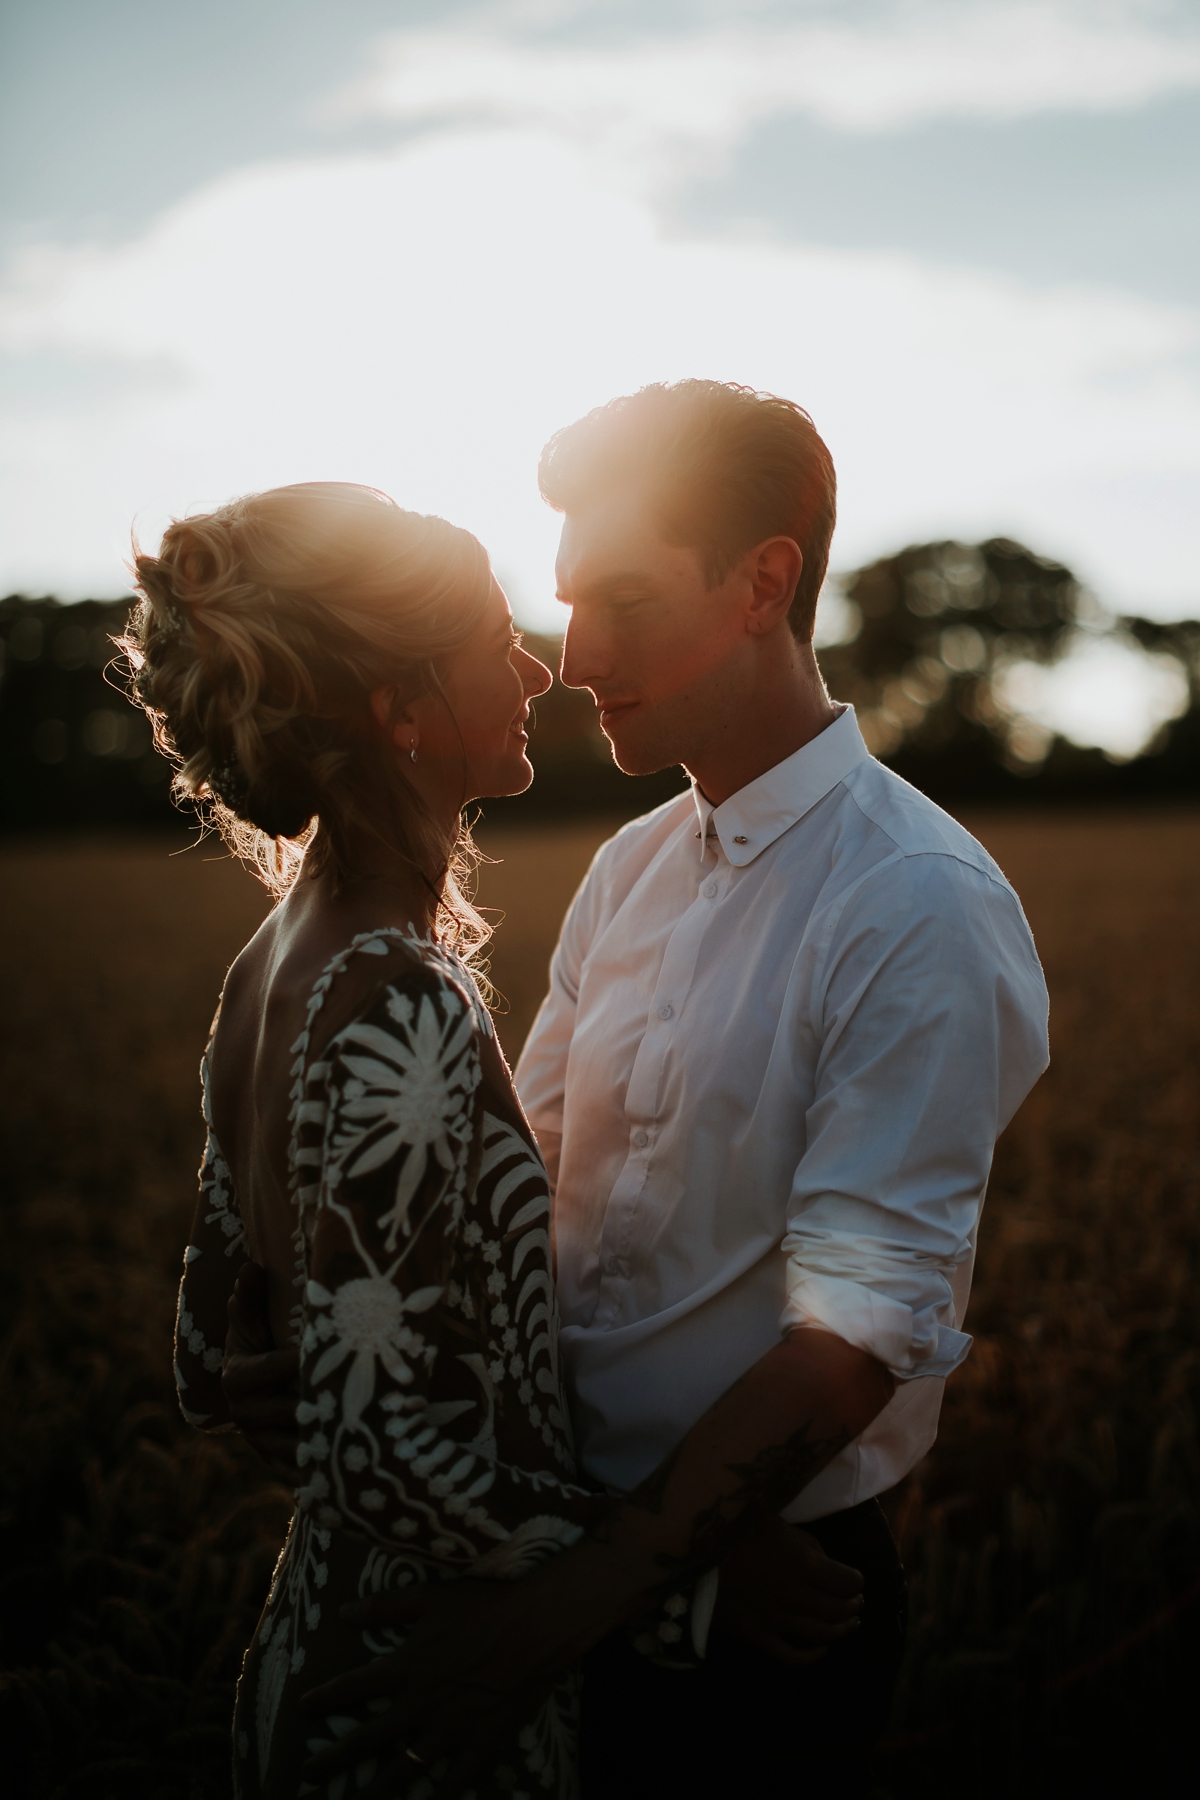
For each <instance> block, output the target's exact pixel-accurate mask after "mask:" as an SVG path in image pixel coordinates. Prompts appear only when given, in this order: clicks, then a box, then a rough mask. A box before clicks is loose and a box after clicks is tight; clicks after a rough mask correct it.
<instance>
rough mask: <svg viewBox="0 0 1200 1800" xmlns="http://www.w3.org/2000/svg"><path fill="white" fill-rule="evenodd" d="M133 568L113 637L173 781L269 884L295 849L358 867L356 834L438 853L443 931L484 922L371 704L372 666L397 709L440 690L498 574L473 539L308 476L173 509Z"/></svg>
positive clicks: (428, 862)
mask: <svg viewBox="0 0 1200 1800" xmlns="http://www.w3.org/2000/svg"><path fill="white" fill-rule="evenodd" d="M134 571H135V574H136V586H137V589H138V591H139V592H140V594H141V596H142V597H141V598H140V599H139V601H138V602H137V603H136V605H135V606H134V608H133V611H132V612H131V614H130V619H129V623H128V626H127V628H126V632H125V636H124V637H123V638H122V639H121V640H120V646H121V648H122V649H123V650H124V651H125V653H126V655H127V656H128V658H129V661H130V664H131V665H132V681H131V690H132V697H133V699H134V700H135V702H136V703H137V704H139V705H141V706H142V707H143V708H144V709H145V711H146V713H147V715H148V716H149V718H150V721H151V724H152V726H153V728H154V736H155V742H156V744H157V746H158V748H159V749H160V750H161V751H162V752H163V754H164V755H165V756H167V757H168V758H169V759H170V760H171V761H172V762H173V763H174V764H175V777H174V782H173V791H174V794H175V796H176V798H177V799H179V800H190V801H192V802H193V803H194V804H195V805H196V806H197V809H198V810H199V812H200V814H201V817H202V818H203V819H204V820H205V821H206V822H210V823H212V824H213V825H215V826H216V827H217V829H218V830H219V831H220V833H221V835H222V837H223V838H224V839H225V842H226V843H227V844H228V845H229V847H230V849H231V850H232V851H233V852H234V853H235V854H236V855H238V856H240V857H242V858H244V859H245V860H246V861H248V862H249V863H250V864H251V865H252V866H253V867H254V868H255V870H256V872H257V873H258V874H259V875H260V877H261V878H262V880H263V881H264V882H265V883H266V885H267V886H268V887H269V888H270V889H271V891H272V892H273V893H275V894H276V895H277V896H278V895H282V894H283V893H285V892H286V891H287V890H288V888H289V887H290V886H291V884H292V882H293V880H294V879H295V877H296V874H297V872H298V870H299V868H300V864H301V862H302V861H303V862H304V864H305V865H306V868H307V869H309V870H310V871H312V872H317V871H320V870H323V869H332V870H333V872H334V875H335V880H336V881H337V882H339V883H340V882H341V881H344V880H345V879H347V878H348V877H350V876H351V875H353V874H356V873H358V874H361V873H366V872H367V871H365V870H363V869H355V868H353V867H352V866H351V862H352V860H353V857H354V855H355V848H354V847H355V846H357V847H358V850H359V854H361V849H362V846H364V845H365V844H369V843H370V842H371V841H372V840H374V841H376V842H378V843H379V844H381V845H386V846H388V847H389V848H393V849H394V848H396V847H399V849H400V850H401V852H402V854H403V855H405V856H406V857H407V858H408V859H409V860H410V862H411V863H412V864H413V865H414V867H416V868H417V869H418V870H420V871H421V873H422V874H423V875H424V876H425V877H426V879H428V873H427V872H428V871H430V870H434V871H441V874H442V877H444V880H443V881H442V884H441V890H440V900H441V904H442V907H443V910H444V911H445V913H446V914H447V919H446V923H447V925H448V926H449V934H450V936H451V937H452V938H453V939H456V940H458V941H464V940H466V939H470V938H472V937H474V938H476V939H478V937H479V934H480V931H483V935H486V931H485V930H484V928H483V927H482V924H481V922H480V921H479V920H478V917H477V915H475V914H474V912H473V909H472V908H471V907H470V906H469V904H468V903H467V902H466V901H465V900H464V899H463V897H462V895H461V892H460V890H459V884H458V882H457V881H456V874H461V873H462V872H463V870H464V868H465V867H466V857H465V855H464V847H466V848H467V849H469V837H468V836H467V833H466V831H465V829H464V828H462V827H461V826H460V830H459V833H458V836H457V838H456V839H455V840H454V841H453V842H451V843H447V842H446V841H445V833H444V831H441V830H439V828H438V827H437V826H436V825H435V823H434V821H433V820H432V818H431V817H430V816H429V813H428V811H427V810H426V808H425V807H424V806H423V804H422V802H421V800H420V798H419V796H418V795H417V793H416V790H415V789H414V787H413V786H412V784H411V782H410V781H409V780H408V779H407V776H406V771H407V761H406V759H404V758H403V757H401V756H399V755H398V754H397V752H396V749H395V746H394V745H393V744H392V742H391V739H390V734H389V733H386V732H384V731H381V730H380V728H379V725H378V722H377V721H376V719H375V717H374V715H373V713H372V711H371V707H370V695H371V693H372V691H373V690H374V689H376V688H378V687H381V686H384V685H395V686H396V688H397V689H398V698H397V706H396V715H395V716H397V717H398V716H399V714H400V713H401V712H403V710H404V708H405V707H406V706H407V705H409V704H410V703H411V702H412V701H414V700H416V699H418V698H420V697H421V696H422V695H425V694H428V693H431V692H440V691H441V677H440V673H439V663H440V662H441V661H442V659H444V658H445V657H447V656H448V655H450V654H451V653H452V652H453V651H454V650H456V649H458V648H459V647H460V646H461V645H462V644H464V643H465V642H466V640H467V639H468V638H469V637H470V636H471V633H472V632H473V631H474V629H475V627H476V625H477V624H478V622H479V619H480V617H481V615H482V613H483V611H484V608H485V606H486V605H487V601H488V597H489V594H490V592H491V583H492V573H491V568H490V565H489V562H488V557H487V552H486V551H485V550H484V548H483V546H482V544H480V543H479V541H478V540H477V539H476V538H474V537H472V535H471V533H470V532H468V531H463V530H461V529H460V528H459V527H457V526H454V525H450V524H447V522H446V521H445V520H444V519H438V518H433V517H429V516H426V515H424V514H421V513H411V512H404V511H403V510H402V509H401V508H400V507H398V506H397V505H396V504H395V502H394V501H393V500H390V499H388V497H387V495H385V494H381V493H378V492H376V491H375V489H373V488H366V487H359V486H356V485H354V484H352V483H349V482H305V483H302V484H300V485H298V486H295V487H284V488H272V489H271V490H269V491H268V492H266V493H262V494H250V495H247V496H245V497H244V498H242V499H240V500H234V501H231V502H230V504H229V505H228V506H222V507H220V508H218V510H217V511H216V512H211V513H204V514H200V515H198V516H196V517H194V518H186V519H176V520H174V521H173V522H172V524H171V525H170V526H168V528H167V531H166V533H165V534H164V536H163V540H162V544H161V545H160V547H159V552H158V555H157V556H147V555H144V554H143V553H141V552H140V551H139V550H138V549H137V546H136V545H135V547H134ZM465 798H466V796H465V795H464V799H465Z"/></svg>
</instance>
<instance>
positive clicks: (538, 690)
mask: <svg viewBox="0 0 1200 1800" xmlns="http://www.w3.org/2000/svg"><path fill="white" fill-rule="evenodd" d="M526 661H527V663H528V665H529V666H528V668H527V669H526V670H525V673H524V676H523V677H522V679H523V681H524V685H525V692H526V693H527V694H529V695H531V696H533V697H535V698H536V696H537V695H538V694H544V693H545V692H546V689H547V688H549V687H553V686H554V677H553V675H552V674H551V673H550V671H549V669H548V668H547V667H546V665H545V663H544V662H539V661H538V659H537V657H536V656H530V655H529V653H528V651H527V652H526Z"/></svg>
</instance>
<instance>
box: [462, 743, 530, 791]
mask: <svg viewBox="0 0 1200 1800" xmlns="http://www.w3.org/2000/svg"><path fill="white" fill-rule="evenodd" d="M532 785H533V764H532V763H531V762H530V760H529V758H528V757H527V756H526V755H525V753H524V751H522V752H521V753H520V755H519V756H510V757H506V758H505V760H504V761H503V763H498V764H497V765H496V766H495V767H494V768H493V769H492V770H490V771H489V773H488V775H487V777H486V779H485V781H484V783H483V784H482V785H480V786H479V787H477V788H476V790H475V792H474V793H473V794H472V796H471V798H472V800H503V799H505V798H507V796H508V795H510V794H523V793H524V792H525V790H526V788H528V787H532Z"/></svg>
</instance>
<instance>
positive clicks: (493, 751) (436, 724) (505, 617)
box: [400, 580, 554, 810]
mask: <svg viewBox="0 0 1200 1800" xmlns="http://www.w3.org/2000/svg"><path fill="white" fill-rule="evenodd" d="M553 680H554V677H553V676H552V675H551V673H550V671H549V669H548V668H547V667H546V665H545V664H544V663H540V662H539V661H538V660H537V658H536V657H535V656H530V654H529V652H528V651H527V650H522V648H521V634H520V632H519V631H516V630H514V628H513V618H512V611H511V609H510V607H509V604H508V600H507V598H506V597H505V593H504V589H503V588H502V587H501V586H500V583H499V582H498V581H495V580H493V582H492V591H491V595H490V597H489V599H488V603H487V606H486V608H485V610H484V613H483V617H482V618H481V619H480V621H479V623H478V625H477V626H476V627H475V630H474V632H473V633H472V635H471V636H470V637H469V638H468V639H467V642H466V643H465V644H464V645H463V646H462V648H461V649H460V650H456V651H455V652H454V654H453V656H452V657H450V658H449V659H448V660H447V663H446V666H445V669H444V672H443V675H442V686H443V688H444V690H445V696H446V700H448V701H449V703H450V708H451V709H452V711H453V718H452V717H451V716H450V714H449V713H448V711H447V708H446V701H445V700H443V699H442V698H441V696H440V695H438V694H427V695H425V696H424V697H423V698H422V699H421V700H419V701H417V703H416V704H415V705H414V706H413V707H412V708H411V709H410V711H409V714H408V716H409V717H410V718H411V719H412V720H413V723H414V726H415V729H416V734H417V737H416V750H417V763H416V767H415V768H414V770H413V774H414V776H415V777H416V778H417V780H418V782H419V783H420V784H421V785H425V784H426V783H429V784H433V783H434V782H436V783H437V785H438V786H439V787H441V786H443V785H444V786H445V788H446V793H445V795H444V799H445V802H446V804H447V805H448V806H449V807H451V808H453V809H455V810H456V809H457V808H458V806H460V805H461V804H462V803H463V802H464V801H466V800H479V799H483V798H485V797H486V796H487V795H489V794H521V793H524V791H525V789H526V788H527V787H528V786H529V784H530V782H531V781H532V780H533V769H532V767H531V766H530V763H529V759H528V757H527V756H526V754H525V750H526V746H527V744H528V742H529V740H528V738H527V736H526V734H525V725H526V722H527V720H528V718H529V702H530V701H531V700H532V699H534V698H535V697H536V696H537V695H538V694H544V693H545V692H546V689H547V688H548V687H550V685H551V684H552V682H553ZM400 742H401V747H403V742H404V738H403V732H401V734H400ZM464 765H465V766H464ZM431 797H432V796H431ZM439 797H442V796H439Z"/></svg>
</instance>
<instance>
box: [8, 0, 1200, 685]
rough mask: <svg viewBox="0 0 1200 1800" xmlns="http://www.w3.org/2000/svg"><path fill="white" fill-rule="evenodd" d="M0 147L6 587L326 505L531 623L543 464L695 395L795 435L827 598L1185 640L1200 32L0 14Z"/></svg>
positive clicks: (608, 19) (1084, 15) (548, 599)
mask: <svg viewBox="0 0 1200 1800" xmlns="http://www.w3.org/2000/svg"><path fill="white" fill-rule="evenodd" d="M0 136H2V138H3V153H2V154H0V396H2V400H3V419H2V422H0V457H2V459H3V466H4V481H3V492H2V494H0V591H8V590H10V589H13V588H18V589H22V590H25V591H30V592H44V591H56V592H58V593H60V594H63V595H65V596H71V597H78V596H80V595H82V594H85V593H97V594H106V593H118V592H120V591H122V589H123V587H124V585H125V576H124V572H123V567H122V562H123V557H124V556H125V554H126V553H127V547H128V536H129V530H130V526H131V524H132V523H133V522H134V521H136V522H137V527H138V530H139V532H140V533H141V535H142V536H143V538H144V539H146V540H147V541H149V542H154V541H156V538H157V533H158V531H159V530H160V529H161V527H162V524H163V523H164V521H165V519H166V518H167V517H168V516H170V515H171V514H173V513H178V512H181V511H185V510H190V509H193V508H196V507H201V506H207V505H210V504H213V503H215V502H218V501H220V500H222V499H224V498H226V497H228V496H229V495H231V494H234V493H237V492H240V491H244V490H245V489H247V488H254V487H262V486H268V485H272V484H275V483H278V482H286V481H298V480H306V479H314V478H333V479H349V480H359V481H367V482H370V483H372V484H373V485H376V486H379V487H383V488H385V489H386V490H387V491H388V492H390V493H392V494H394V495H395V496H396V498H397V499H399V500H400V501H401V503H402V504H405V505H409V506H413V507H417V508H420V509H423V510H434V511H438V512H442V513H445V514H446V515H447V516H449V517H450V518H453V519H455V520H457V521H459V522H461V523H463V524H466V525H469V526H471V527H472V528H473V529H475V530H477V531H478V532H479V534H480V536H481V537H482V538H483V539H484V541H485V543H487V544H488V546H489V548H490V549H491V550H492V552H493V556H494V560H495V562H496V565H497V567H498V569H499V571H500V572H501V575H502V577H504V578H505V579H506V580H507V581H508V583H509V585H510V588H511V591H512V595H513V599H514V603H515V605H516V606H517V608H518V610H519V611H520V612H521V613H522V614H523V615H524V616H525V617H526V618H527V619H528V620H529V621H530V622H533V623H541V624H553V623H554V622H555V621H554V612H553V607H554V603H553V599H552V593H553V569H552V565H553V549H554V543H555V539H556V535H557V527H556V521H555V519H554V517H553V515H550V514H549V513H547V512H546V510H545V508H543V507H542V506H541V503H540V501H539V500H538V497H537V492H536V485H535V481H534V470H535V465H536V459H537V453H538V450H539V448H540V446H541V443H542V442H543V440H544V438H545V437H546V436H547V435H548V434H549V433H550V432H551V431H552V430H553V429H554V428H555V427H556V426H558V425H560V424H562V423H564V422H565V421H567V420H568V419H570V418H572V417H575V416H577V415H578V414H579V413H580V412H582V411H584V410H586V409H587V408H588V407H590V406H593V405H595V404H597V403H598V402H600V401H602V400H605V399H607V398H609V397H610V396H611V395H612V394H614V393H618V392H623V391H627V390H629V389H630V388H633V387H636V386H638V385H640V384H641V383H642V382H645V381H649V380H655V379H664V378H665V379H673V378H677V377H679V376H683V375H690V374H702V375H710V376H717V377H720V378H724V379H730V380H739V381H745V382H749V383H752V384H753V385H755V386H759V387H765V388H771V389H773V390H776V391H779V392H783V393H786V394H788V395H790V396H792V397H793V398H795V399H798V400H800V401H802V402H803V403H804V404H805V405H806V406H807V407H808V408H809V410H810V411H811V412H812V413H813V415H814V417H815V419H816V421H817V424H818V426H819V428H820V429H821V430H822V432H823V434H824V435H825V436H826V438H827V439H828V441H829V443H830V445H831V447H832V449H833V452H834V456H835V459H836V461H837V463H838V467H839V472H840V478H841V495H842V505H841V524H840V526H839V530H838V536H837V539H836V543H835V553H834V561H835V566H836V567H839V568H842V569H847V568H851V567H854V566H856V565H857V564H859V563H861V562H862V561H864V560H866V559H867V558H869V557H872V556H875V555H878V554H882V553H884V552H887V551H889V550H893V549H897V548H899V547H901V546H902V545H904V544H905V543H909V542H913V541H921V540H924V539H928V538H932V537H943V536H962V537H967V538H979V537H982V536H985V535H989V534H992V533H997V532H1002V533H1007V534H1010V535H1013V536H1016V537H1020V538H1022V539H1024V540H1025V541H1027V542H1028V543H1029V544H1031V546H1032V547H1033V548H1035V549H1037V550H1039V551H1042V552H1043V553H1045V554H1048V555H1052V556H1058V557H1060V558H1062V559H1063V560H1065V561H1067V562H1069V563H1070V564H1071V565H1072V567H1074V568H1075V569H1076V570H1077V571H1078V572H1079V573H1080V574H1081V575H1082V576H1083V577H1084V578H1085V579H1086V580H1087V581H1088V582H1090V583H1091V585H1092V586H1093V587H1094V589H1095V590H1096V592H1097V593H1098V594H1099V596H1100V598H1101V599H1102V600H1103V601H1104V602H1105V603H1106V604H1107V605H1108V606H1110V607H1111V608H1112V609H1114V610H1118V611H1120V610H1137V611H1143V612H1148V613H1151V614H1155V615H1158V616H1164V617H1166V616H1181V615H1184V614H1196V613H1200V578H1198V576H1197V572H1196V555H1195V551H1196V541H1197V529H1196V519H1197V516H1198V514H1200V506H1198V504H1197V502H1198V501H1200V379H1198V377H1200V224H1198V221H1200V0H1177V3H1176V0H1079V3H1075V0H912V3H905V0H899V3H897V0H838V3H836V4H830V3H826V0H785V3H780V4H757V5H756V4H754V3H753V0H738V3H737V4H728V3H718V0H713V3H710V4H705V3H703V0H691V3H688V0H637V3H636V4H628V5H627V4H623V3H622V0H604V3H599V4H587V3H586V0H544V3H541V4H533V3H530V4H494V5H479V4H470V3H468V0H436V3H424V0H392V3H387V0H338V3H337V4H320V3H318V0H204V3H203V4H198V3H197V0H188V3H187V4H183V3H180V0H103V4H98V3H97V0H0ZM1113 679H1116V680H1117V685H1118V687H1120V685H1121V682H1122V681H1125V682H1126V685H1128V682H1129V681H1134V680H1136V679H1137V678H1136V677H1135V676H1134V675H1132V674H1130V673H1129V671H1128V670H1126V672H1125V675H1124V676H1120V675H1119V676H1117V677H1115V678H1113ZM1147 679H1149V676H1147ZM1097 682H1099V688H1097ZM1092 686H1093V689H1094V690H1095V691H1101V690H1102V689H1103V682H1102V681H1100V680H1099V677H1096V680H1094V681H1093V683H1092ZM1147 693H1149V689H1147ZM1145 705H1146V706H1151V707H1152V705H1153V702H1152V700H1150V699H1147V700H1146V701H1145Z"/></svg>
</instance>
